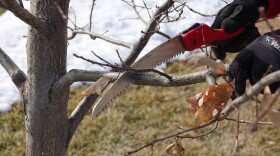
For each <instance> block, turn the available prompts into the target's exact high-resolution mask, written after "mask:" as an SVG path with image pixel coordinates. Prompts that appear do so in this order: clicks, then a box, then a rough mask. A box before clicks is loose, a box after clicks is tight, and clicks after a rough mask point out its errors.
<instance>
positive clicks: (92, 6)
mask: <svg viewBox="0 0 280 156" xmlns="http://www.w3.org/2000/svg"><path fill="white" fill-rule="evenodd" d="M95 1H96V0H92V4H91V9H90V16H89V31H90V32H91V25H92V13H93V9H94V6H95Z"/></svg>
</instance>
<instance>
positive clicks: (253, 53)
mask: <svg viewBox="0 0 280 156" xmlns="http://www.w3.org/2000/svg"><path fill="white" fill-rule="evenodd" d="M274 33H276V35H275V34H274V35H271V33H268V34H265V35H264V36H261V37H259V38H257V39H256V40H255V41H254V42H252V43H251V44H250V45H248V46H247V47H246V48H245V49H243V50H242V51H240V53H239V54H238V55H237V56H236V58H235V59H234V60H233V62H232V63H231V65H230V68H229V73H228V75H229V77H230V78H231V79H232V80H233V79H234V80H235V88H236V92H237V94H238V95H242V94H244V93H245V90H246V80H248V79H249V80H250V83H251V85H254V84H255V83H257V82H258V81H259V80H260V79H261V78H262V77H263V76H264V74H265V73H266V72H267V71H268V67H269V66H270V65H272V69H271V71H270V72H274V71H277V70H280V30H277V31H275V32H274ZM269 87H270V89H271V91H272V93H274V92H275V91H276V90H277V89H278V88H279V87H280V81H278V82H276V83H273V84H271V85H270V86H269Z"/></svg>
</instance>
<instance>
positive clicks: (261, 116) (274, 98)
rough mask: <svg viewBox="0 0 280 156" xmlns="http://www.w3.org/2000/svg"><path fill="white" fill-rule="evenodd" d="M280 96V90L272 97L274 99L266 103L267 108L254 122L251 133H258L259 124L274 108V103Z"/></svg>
mask: <svg viewBox="0 0 280 156" xmlns="http://www.w3.org/2000/svg"><path fill="white" fill-rule="evenodd" d="M279 96H280V88H278V89H277V91H276V92H275V94H274V95H272V97H271V98H270V100H269V101H267V103H264V105H265V106H266V107H265V108H264V110H263V111H262V112H261V113H260V115H259V116H258V117H257V118H256V120H255V121H254V123H253V124H252V126H251V131H252V132H253V131H257V123H258V122H259V121H260V120H261V119H262V118H264V117H265V115H266V114H267V113H268V112H269V111H270V110H271V108H272V106H273V105H274V103H275V102H276V100H277V99H278V97H279Z"/></svg>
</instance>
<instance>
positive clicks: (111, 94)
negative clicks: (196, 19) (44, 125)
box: [92, 36, 185, 118]
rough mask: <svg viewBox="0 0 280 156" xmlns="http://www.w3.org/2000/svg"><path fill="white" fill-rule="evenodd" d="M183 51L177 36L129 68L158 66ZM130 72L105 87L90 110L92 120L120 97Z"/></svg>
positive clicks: (127, 82)
mask: <svg viewBox="0 0 280 156" xmlns="http://www.w3.org/2000/svg"><path fill="white" fill-rule="evenodd" d="M184 51H185V49H184V46H183V45H182V43H181V39H180V37H179V36H177V37H175V38H172V39H170V40H168V41H167V42H165V43H163V44H161V45H160V46H158V47H156V48H155V49H153V50H152V51H151V52H149V53H147V54H146V55H145V56H143V57H142V58H141V59H139V60H138V61H137V62H135V63H134V64H133V65H132V66H131V68H133V69H145V68H146V69H147V68H153V67H155V66H157V65H160V64H162V63H164V62H166V61H168V60H170V59H172V58H174V57H176V56H178V55H180V54H182V53H183V52H184ZM130 76H131V72H130V71H125V72H124V73H123V74H122V75H121V76H120V77H119V78H118V79H117V80H116V81H115V82H114V83H113V84H111V85H108V87H106V89H105V90H106V91H104V92H102V93H101V95H100V97H99V100H97V102H96V104H95V105H94V107H93V110H92V116H93V118H95V117H97V116H98V115H99V114H100V113H101V111H103V110H104V108H105V107H106V106H107V105H108V104H109V103H110V102H112V100H113V99H115V98H116V97H117V96H118V95H120V94H121V93H122V92H123V91H124V90H125V89H126V88H127V87H128V86H129V85H130V83H131V79H130Z"/></svg>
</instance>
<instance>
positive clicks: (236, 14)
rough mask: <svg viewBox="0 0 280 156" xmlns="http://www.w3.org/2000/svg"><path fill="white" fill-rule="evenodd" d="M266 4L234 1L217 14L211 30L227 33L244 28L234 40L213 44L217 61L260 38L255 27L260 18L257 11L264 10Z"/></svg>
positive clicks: (263, 1)
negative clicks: (220, 30)
mask: <svg viewBox="0 0 280 156" xmlns="http://www.w3.org/2000/svg"><path fill="white" fill-rule="evenodd" d="M268 4H269V3H268V0H234V1H233V2H232V3H230V4H228V5H227V6H225V7H224V8H222V9H221V10H220V11H219V12H218V14H217V16H216V19H215V21H214V23H213V24H212V26H211V27H212V28H214V29H218V28H223V29H224V30H225V31H226V32H228V33H232V32H235V31H236V30H238V29H239V28H240V27H245V28H246V30H245V32H244V33H242V34H240V35H239V36H237V37H235V38H232V39H229V40H225V41H218V42H215V43H214V44H213V50H214V54H215V56H216V57H217V58H218V59H221V60H223V59H224V58H225V56H226V52H238V51H240V50H241V49H243V48H244V47H246V46H247V45H248V44H249V43H251V42H252V41H253V40H254V39H256V38H257V37H259V36H260V34H259V32H258V29H257V28H256V27H255V23H256V21H257V20H258V19H259V16H260V14H259V11H258V9H259V7H264V8H265V9H266V8H268Z"/></svg>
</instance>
